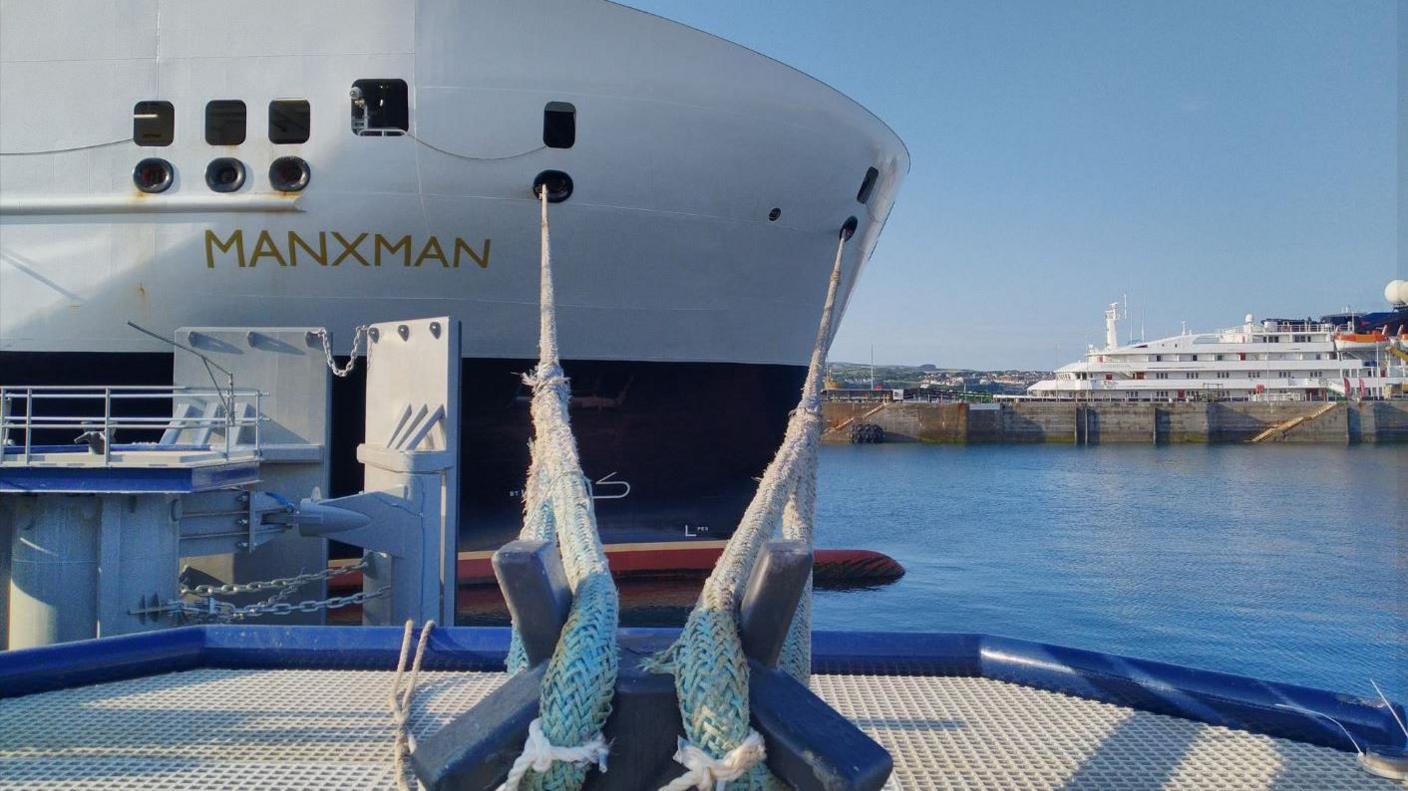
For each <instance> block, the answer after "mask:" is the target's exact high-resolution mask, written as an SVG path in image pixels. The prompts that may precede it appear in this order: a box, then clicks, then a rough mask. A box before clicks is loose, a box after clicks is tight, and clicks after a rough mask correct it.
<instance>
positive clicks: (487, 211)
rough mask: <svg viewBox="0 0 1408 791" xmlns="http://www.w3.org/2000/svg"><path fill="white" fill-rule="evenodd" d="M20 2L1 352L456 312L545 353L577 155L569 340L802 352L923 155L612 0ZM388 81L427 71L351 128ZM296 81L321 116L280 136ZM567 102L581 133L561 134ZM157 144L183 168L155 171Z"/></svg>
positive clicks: (5, 168)
mask: <svg viewBox="0 0 1408 791" xmlns="http://www.w3.org/2000/svg"><path fill="white" fill-rule="evenodd" d="M0 8H3V12H4V15H5V17H4V20H3V21H4V24H3V25H0V62H3V64H4V68H3V69H0V88H3V95H4V98H5V106H6V107H7V108H24V110H23V112H18V111H14V112H12V111H7V112H6V113H4V114H3V116H0V351H58V352H75V351H76V352H146V351H161V350H162V347H161V345H160V344H159V343H158V342H157V341H155V340H153V339H152V338H149V337H146V336H144V335H141V334H140V333H137V332H134V331H132V330H131V329H129V328H128V327H127V326H126V322H127V321H133V322H136V323H138V324H141V325H142V326H144V327H146V328H148V329H150V330H152V331H154V332H156V333H157V334H159V335H164V336H168V337H169V336H170V335H171V334H172V333H173V332H174V330H175V329H176V328H177V327H180V326H324V327H327V328H329V329H330V330H331V331H332V333H333V338H334V344H335V346H336V348H337V351H338V352H339V353H341V354H345V353H347V352H348V351H349V350H350V347H351V343H352V338H353V329H354V328H355V327H356V326H358V325H359V324H363V323H367V322H371V321H387V320H395V319H401V318H414V317H422V316H431V315H449V316H453V317H455V318H457V319H459V320H460V321H461V322H462V326H463V329H464V331H463V340H462V346H461V348H462V350H463V353H464V355H465V356H466V357H472V358H489V359H523V358H530V357H533V356H535V355H536V351H537V349H536V340H537V272H538V267H537V260H538V254H539V236H538V209H537V206H536V202H535V201H534V200H533V197H532V192H531V188H532V185H533V183H534V179H535V177H536V176H537V175H538V174H540V173H542V172H544V171H549V170H556V171H561V172H564V173H566V174H568V175H569V176H570V177H571V179H572V181H573V185H574V188H573V191H572V194H571V197H570V199H568V200H567V201H566V202H563V203H560V204H556V205H554V206H553V207H552V212H551V214H552V220H551V222H552V232H553V239H554V257H555V261H556V266H555V272H556V276H557V278H558V288H557V293H558V299H559V305H558V311H557V316H558V322H559V325H560V330H561V336H562V352H563V355H564V356H565V357H569V358H573V359H583V360H588V359H589V360H615V361H659V362H702V363H746V364H779V365H805V364H806V362H807V358H808V356H809V353H810V349H811V343H812V339H813V335H814V332H815V327H816V321H817V317H818V315H819V312H820V306H821V302H822V299H823V297H824V294H825V289H826V279H827V274H828V272H829V270H830V264H831V260H832V256H833V253H834V249H835V243H836V238H837V233H838V230H839V229H840V228H841V226H842V224H843V223H846V222H847V220H848V218H851V217H854V218H856V223H857V228H856V234H855V238H854V240H853V241H852V243H850V244H849V245H848V250H847V254H846V258H845V264H844V267H843V270H844V281H843V284H842V289H841V297H840V302H841V304H842V306H843V308H844V303H845V301H846V299H847V297H848V295H849V293H850V290H851V288H852V287H853V286H854V284H855V281H856V278H857V276H858V275H859V272H860V270H861V269H862V267H863V265H864V262H865V260H866V259H867V258H868V257H869V255H870V253H871V251H872V249H873V248H874V245H875V243H876V241H877V239H878V234H879V232H880V230H881V227H882V226H883V224H884V221H885V219H886V217H887V216H888V213H889V210H890V207H891V205H892V203H893V199H894V194H895V192H896V190H897V188H898V184H899V181H900V179H901V178H902V177H903V175H904V173H905V171H906V170H907V169H908V157H907V154H906V153H905V151H904V148H903V145H902V144H901V143H900V141H899V139H898V138H897V137H895V135H894V133H893V132H891V131H890V130H889V129H888V128H887V127H885V125H884V124H883V123H881V122H880V121H878V120H877V119H876V118H875V117H874V116H872V115H871V114H869V113H868V112H866V111H865V110H864V109H863V108H861V107H860V106H859V105H857V104H855V103H854V102H852V101H851V100H849V99H847V98H846V97H844V96H842V95H840V94H839V93H837V92H836V91H834V90H832V89H830V88H829V87H827V86H825V85H822V84H821V83H818V82H816V81H815V80H812V79H811V78H809V77H806V76H805V75H802V74H800V73H798V72H796V71H794V70H792V69H789V68H787V67H785V66H782V65H781V64H778V63H776V62H774V61H771V60H768V59H767V58H765V57H763V56H761V55H758V54H757V53H754V52H751V51H749V50H746V49H744V48H742V47H738V46H736V45H733V44H729V43H727V42H724V41H721V40H719V39H716V38H714V37H712V36H708V35H705V34H703V33H700V32H698V31H694V30H690V29H688V28H685V27H683V26H680V25H676V24H673V23H670V22H668V21H665V20H662V19H659V18H657V17H653V16H650V15H647V14H642V13H640V12H637V11H633V10H630V9H626V8H622V7H620V6H615V5H612V4H609V3H598V2H580V3H557V2H546V1H541V2H540V1H536V0H526V1H525V2H505V1H498V0H481V1H480V2H463V3H461V2H444V1H438V0H421V1H420V2H412V1H411V0H356V2H342V1H341V0H339V1H337V2H333V1H332V0H308V2H303V3H298V4H292V5H290V4H287V3H274V2H247V3H237V4H231V3H217V2H204V1H203V0H192V1H191V2H160V0H146V2H136V3H133V4H132V6H131V7H130V8H129V9H126V11H127V12H126V13H123V14H118V15H116V16H115V18H113V19H111V20H108V21H107V22H106V23H105V26H103V27H101V28H100V27H98V26H95V25H94V24H93V20H92V19H90V18H87V16H91V15H92V14H96V13H104V14H106V13H107V11H108V8H107V6H105V5H102V4H93V3H83V2H77V1H73V2H69V3H59V4H22V3H16V4H5V5H4V6H3V7H0ZM85 9H86V11H85ZM85 14H86V15H87V16H85ZM290 15H294V16H296V19H295V18H289V19H288V21H287V23H286V24H284V25H280V24H278V20H280V19H281V18H288V17H290ZM69 16H72V17H74V18H72V19H69V18H68V17H69ZM66 22H71V23H72V24H66ZM294 23H298V24H302V25H304V26H305V27H304V28H303V29H302V30H301V31H300V29H299V28H298V25H296V24H294ZM285 28H289V29H285ZM211 29H218V30H220V31H221V34H220V35H218V36H212V35H210V30H211ZM366 78H377V79H383V78H385V79H392V78H394V79H398V80H403V81H404V82H405V83H406V85H407V91H408V95H409V98H408V100H407V101H408V108H407V113H408V120H407V130H406V133H405V134H401V135H397V136H374V137H367V136H360V135H358V134H355V133H354V132H353V131H352V126H351V125H350V122H349V115H350V112H351V110H350V108H351V105H350V103H349V102H350V100H349V97H348V92H349V88H350V87H352V86H353V85H354V83H355V82H356V81H358V80H361V79H366ZM291 98H292V99H299V100H306V101H307V102H308V107H309V114H310V116H309V119H310V120H309V126H308V135H309V137H308V139H307V141H306V142H302V143H295V144H282V143H278V144H276V143H273V142H271V140H270V134H269V132H268V131H266V130H267V129H268V126H269V124H268V119H269V116H270V110H269V109H268V108H269V106H270V103H271V102H273V101H275V100H281V101H284V100H289V99H291ZM234 99H238V100H240V101H242V102H244V106H245V107H246V108H247V118H246V120H245V121H244V122H243V126H242V127H241V129H242V133H244V134H245V135H246V136H245V137H244V140H243V142H242V143H240V144H238V145H212V144H210V143H209V142H208V140H207V137H206V135H209V134H210V131H211V130H210V128H209V126H208V124H207V119H206V112H207V106H208V103H209V102H211V101H213V100H234ZM149 101H163V102H169V103H170V104H171V106H172V110H171V113H172V117H173V123H174V130H175V131H174V133H173V134H174V138H173V140H172V142H171V143H170V144H168V145H162V146H139V145H136V144H135V143H134V142H133V140H132V138H133V134H134V132H133V129H134V120H133V116H134V111H133V108H134V107H135V106H138V103H142V102H149ZM559 104H567V105H570V106H571V107H573V108H574V110H573V112H574V115H573V118H574V119H575V121H574V123H575V132H574V138H573V141H572V144H571V146H570V147H568V148H553V147H549V146H548V145H547V144H546V142H547V139H548V134H547V128H546V125H547V121H546V116H545V108H547V107H549V106H556V105H559ZM40 121H42V123H39V122H40ZM203 129H204V131H205V135H203V134H202V130H203ZM285 156H298V157H301V158H303V159H304V160H306V162H307V163H308V165H309V167H310V168H311V178H310V181H309V182H308V184H307V186H306V188H304V189H303V190H301V191H298V192H280V191H278V190H276V189H274V188H273V186H272V184H271V179H270V177H269V175H268V173H269V170H270V167H271V163H273V162H274V161H275V160H276V159H277V158H279V157H285ZM148 157H159V158H162V159H164V160H166V161H168V162H169V163H170V164H171V166H172V167H173V169H174V178H173V181H172V184H171V186H170V187H169V188H168V189H167V190H165V191H163V192H160V193H157V194H148V193H143V192H140V191H139V190H138V189H137V188H136V187H135V186H134V181H133V179H134V177H133V171H134V166H136V165H137V163H138V162H139V161H141V160H142V159H143V158H148ZM220 157H227V158H233V159H236V160H238V161H239V162H240V163H241V165H242V166H243V168H244V170H245V172H246V173H247V178H246V181H245V183H244V184H243V186H241V187H240V188H239V189H237V190H235V191H233V192H216V191H214V190H213V189H212V188H210V187H208V186H207V184H206V183H205V173H206V167H207V164H208V163H211V162H212V161H213V160H215V159H216V158H220ZM872 170H873V173H872V172H871V171H872ZM862 187H864V189H862Z"/></svg>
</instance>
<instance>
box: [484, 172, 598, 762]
mask: <svg viewBox="0 0 1408 791" xmlns="http://www.w3.org/2000/svg"><path fill="white" fill-rule="evenodd" d="M539 203H540V209H541V223H540V229H541V240H542V257H541V261H540V267H541V282H540V293H539V298H540V301H541V311H540V315H539V328H538V330H539V334H538V365H537V368H536V369H535V370H534V371H533V373H532V374H531V375H528V376H525V377H524V382H525V383H527V384H528V385H530V386H531V387H532V388H533V399H532V406H531V413H532V419H533V430H534V440H533V444H532V462H531V464H530V465H529V468H528V482H527V485H526V486H525V487H524V519H523V531H522V533H521V534H520V535H521V536H522V537H523V538H533V539H545V540H551V539H553V538H554V537H555V538H556V540H557V542H558V544H559V546H560V549H561V552H562V564H563V568H564V570H565V571H566V574H567V582H568V584H569V585H570V586H571V588H572V593H573V600H572V608H571V610H570V611H569V613H568V616H567V623H566V624H565V625H564V626H563V628H562V635H561V637H560V638H558V643H557V648H556V649H555V650H554V651H553V655H552V658H551V659H550V660H548V666H547V670H546V671H545V672H544V675H543V686H542V691H541V693H540V699H539V721H540V729H541V730H540V732H541V736H542V737H543V739H542V744H547V745H549V746H552V745H578V747H570V746H569V747H552V750H556V751H558V752H555V753H554V752H551V751H549V753H548V754H549V758H547V759H543V758H541V754H542V753H543V748H542V744H540V743H538V742H535V741H534V740H533V739H532V737H531V736H530V739H529V744H528V745H525V748H531V750H532V754H531V755H529V754H528V752H527V751H525V756H524V757H526V758H528V759H529V760H528V761H527V763H526V764H522V765H519V764H518V763H517V762H516V764H515V765H516V766H520V770H519V774H518V777H521V782H522V785H524V786H526V787H528V788H533V789H576V788H580V787H581V785H582V782H583V781H584V780H585V779H586V773H587V768H588V767H587V764H586V763H584V762H580V761H577V760H568V761H564V760H561V759H554V758H552V757H551V756H553V755H575V754H576V753H571V752H562V751H572V750H577V749H586V748H587V747H591V746H592V745H595V744H598V743H600V734H601V729H602V726H603V725H604V724H605V723H606V718H607V715H609V714H610V713H611V698H612V696H613V694H614V692H615V687H616V668H617V661H618V658H617V653H616V625H617V620H618V619H617V616H618V608H619V605H618V601H617V597H616V586H615V584H614V583H613V582H612V580H611V571H610V568H609V567H608V566H607V563H606V552H605V550H604V549H603V548H602V545H601V537H600V535H598V533H597V528H596V512H595V509H594V508H593V506H592V499H591V492H590V491H589V490H588V489H587V480H586V477H585V476H584V475H583V474H582V468H581V462H580V459H579V457H578V455H577V441H576V439H575V438H574V437H573V435H572V426H571V422H570V420H569V417H568V411H567V409H568V400H569V398H570V397H571V389H570V388H569V386H568V383H567V378H566V376H564V375H563V372H562V366H561V365H560V364H559V362H558V345H557V315H556V308H555V306H556V297H555V294H554V290H553V280H552V243H551V238H550V235H549V230H548V202H547V190H542V191H540V194H539ZM526 665H527V659H526V656H525V655H524V653H523V646H522V642H521V640H519V639H518V634H517V632H516V630H515V633H514V641H513V643H512V644H511V647H510V657H509V670H510V671H511V672H513V671H516V670H520V669H522V668H523V667H525V666H526ZM601 761H602V762H603V763H604V761H605V757H604V755H603V756H602V758H601ZM515 783H516V784H517V783H519V780H518V779H517V778H516V779H515Z"/></svg>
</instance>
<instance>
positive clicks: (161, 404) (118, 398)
mask: <svg viewBox="0 0 1408 791" xmlns="http://www.w3.org/2000/svg"><path fill="white" fill-rule="evenodd" d="M264 395H265V394H264V393H262V392H260V391H259V390H252V389H239V388H235V389H223V388H222V389H218V390H217V389H215V388H197V387H183V386H171V385H166V386H160V385H158V386H145V385H110V386H101V385H99V386H67V385H35V386H5V387H0V461H4V460H5V458H6V456H5V454H6V453H13V452H14V450H15V449H19V450H20V463H21V464H23V465H28V464H29V463H30V459H31V456H32V455H33V452H34V450H33V449H34V445H35V442H34V433H35V432H36V431H40V432H42V431H55V432H65V431H69V432H74V434H73V436H70V437H68V439H76V437H77V436H78V435H81V434H83V433H85V432H90V431H101V432H102V443H101V444H102V456H103V463H104V464H105V465H107V464H111V463H112V453H113V451H112V448H113V445H114V444H117V435H118V432H133V431H144V432H148V433H154V432H162V433H163V437H165V435H167V434H171V435H172V441H171V442H169V443H163V442H154V443H151V450H161V449H162V447H163V444H168V445H169V444H175V443H176V442H177V441H179V438H180V434H181V432H184V431H195V432H204V433H205V434H206V436H207V438H208V437H209V436H210V435H211V434H214V433H215V432H221V433H223V435H224V438H223V441H222V442H221V443H219V444H212V443H210V442H208V441H207V442H204V443H200V444H202V445H205V446H206V447H207V449H208V450H210V451H214V452H219V453H221V454H223V456H224V457H225V458H226V459H229V458H230V457H231V456H232V455H233V454H234V453H235V452H236V450H238V451H239V452H240V453H246V454H252V455H254V456H256V457H257V456H258V455H259V452H260V448H261V436H260V434H261V430H260V426H261V424H262V423H263V422H264V421H265V419H266V418H265V417H264V411H263V406H264V404H263V398H264ZM140 403H146V404H153V405H155V406H154V407H153V408H151V409H148V410H146V411H156V410H157V409H158V408H159V409H160V410H161V411H163V412H166V411H168V410H169V411H170V413H171V414H170V416H155V415H153V416H149V415H140V414H130V413H131V412H133V411H137V410H133V409H132V406H134V405H136V404H140ZM183 404H191V405H193V406H194V407H195V410H194V411H193V412H192V413H191V414H185V415H183V414H181V412H182V409H181V407H182V405H183ZM39 405H45V406H48V407H49V408H48V409H44V408H41V407H39ZM93 405H100V406H101V408H102V411H101V413H100V414H98V413H96V412H97V410H96V408H93ZM70 406H71V408H69V407H70ZM124 407H125V408H124ZM88 411H91V412H94V414H82V413H83V412H88ZM46 412H57V414H45V413H46ZM71 412H77V413H78V414H69V413H71ZM246 428H248V429H251V435H252V436H251V441H250V442H246V443H239V442H238V438H239V435H240V433H241V432H242V431H243V430H244V429H246Z"/></svg>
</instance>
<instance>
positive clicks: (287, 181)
mask: <svg viewBox="0 0 1408 791" xmlns="http://www.w3.org/2000/svg"><path fill="white" fill-rule="evenodd" d="M312 175H313V174H312V171H310V170H309V169H308V163H307V162H305V161H304V160H303V157H279V158H278V159H276V160H274V164H272V165H270V166H269V184H270V186H272V187H273V188H274V189H276V190H278V191H280V192H298V191H299V190H301V189H303V188H304V187H306V186H308V179H309V178H311V177H312Z"/></svg>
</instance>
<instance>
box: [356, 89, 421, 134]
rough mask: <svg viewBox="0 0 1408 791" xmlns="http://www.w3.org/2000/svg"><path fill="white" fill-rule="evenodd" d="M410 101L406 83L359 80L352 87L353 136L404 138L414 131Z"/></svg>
mask: <svg viewBox="0 0 1408 791" xmlns="http://www.w3.org/2000/svg"><path fill="white" fill-rule="evenodd" d="M410 101H411V93H410V89H409V88H407V87H406V81H405V80H357V81H356V82H354V83H352V132H353V134H358V135H363V136H367V137H380V136H382V135H391V136H394V135H400V134H402V133H403V132H405V131H406V130H408V129H410V128H411V109H410Z"/></svg>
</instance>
